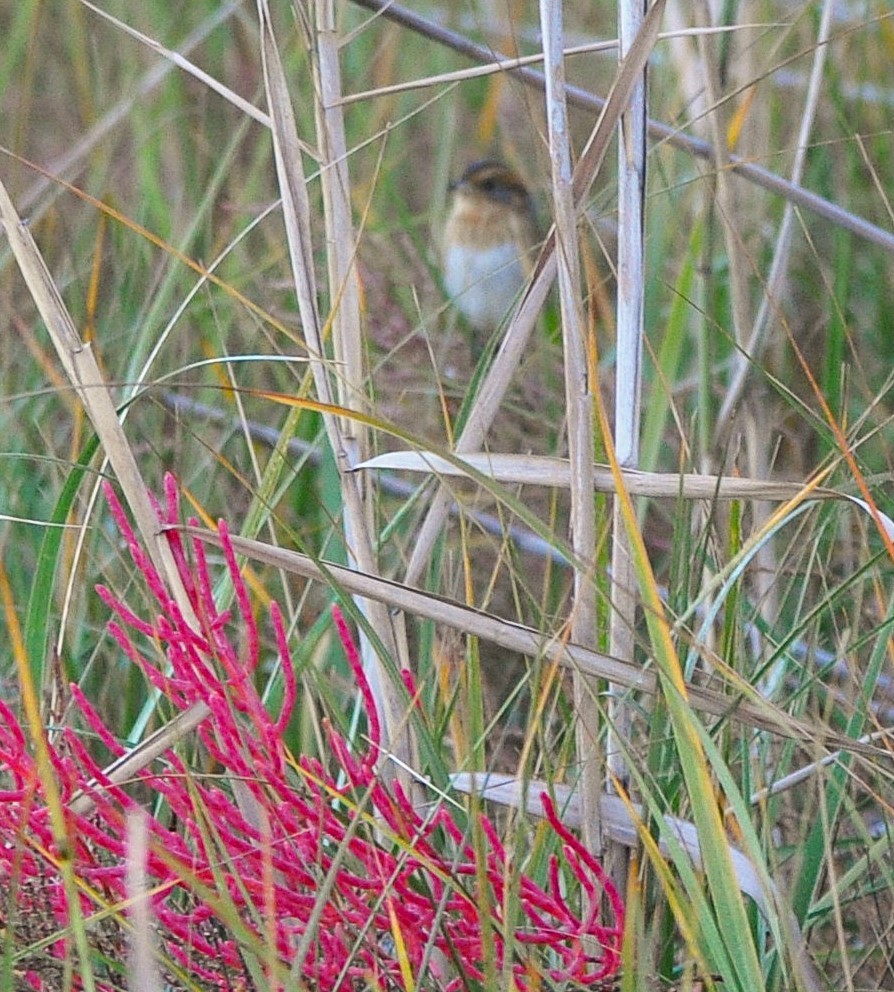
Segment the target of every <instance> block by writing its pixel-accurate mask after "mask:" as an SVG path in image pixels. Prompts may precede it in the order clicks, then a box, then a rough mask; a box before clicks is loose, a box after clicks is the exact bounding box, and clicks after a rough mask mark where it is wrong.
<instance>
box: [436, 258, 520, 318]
mask: <svg viewBox="0 0 894 992" xmlns="http://www.w3.org/2000/svg"><path fill="white" fill-rule="evenodd" d="M524 284H525V271H524V268H523V265H522V260H521V258H520V257H519V251H518V245H517V244H516V243H515V242H514V241H505V242H503V243H501V244H495V245H492V246H491V247H488V248H481V247H468V246H464V245H455V244H454V245H450V246H449V247H448V248H447V249H446V251H445V253H444V285H445V287H446V289H447V292H448V294H449V295H450V296H451V297H452V301H453V304H454V305H455V306H456V307H457V308H458V309H459V310H460V312H461V313H462V314H463V315H464V316H465V318H466V320H468V322H469V323H470V324H471V325H472V326H473V327H474V328H475V329H476V330H489V329H492V328H494V327H496V326H497V325H498V324H499V323H500V322H501V321H502V320H503V319H504V318H505V316H506V314H507V313H508V312H509V308H510V307H511V306H512V304H513V303H514V302H515V299H516V297H517V296H518V294H519V293H520V292H521V290H522V287H523V286H524Z"/></svg>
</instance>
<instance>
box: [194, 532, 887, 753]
mask: <svg viewBox="0 0 894 992" xmlns="http://www.w3.org/2000/svg"><path fill="white" fill-rule="evenodd" d="M181 529H182V530H183V532H184V533H186V534H189V535H190V536H193V537H198V538H199V539H200V540H202V541H204V542H205V543H207V544H211V545H214V546H215V547H219V546H220V543H221V542H220V538H219V536H218V535H217V534H215V533H214V532H213V531H209V530H204V529H203V528H201V527H189V526H187V527H183V528H181ZM230 541H231V543H232V545H233V548H234V549H235V550H236V552H237V553H238V554H240V555H245V556H246V557H247V558H250V559H251V560H253V561H258V562H261V563H262V564H266V565H271V566H273V567H274V568H279V569H282V570H283V571H284V572H288V573H291V574H294V575H300V576H302V577H303V578H308V579H312V580H314V581H321V582H325V583H326V584H327V585H328V586H329V587H334V588H338V589H340V590H342V591H343V592H344V593H347V594H350V595H354V596H360V597H362V598H365V599H371V600H372V599H374V600H376V601H377V602H380V603H384V604H387V605H388V606H389V607H390V608H392V609H396V610H401V611H403V612H405V613H409V614H412V615H414V616H417V617H420V618H422V619H424V620H432V621H434V622H435V623H438V624H442V625H444V626H445V627H450V628H453V629H455V630H457V631H460V632H462V633H465V634H469V635H471V636H473V637H477V638H479V639H481V640H483V641H487V642H489V643H491V644H495V645H496V646H497V647H501V648H505V649H506V650H507V651H513V652H516V653H518V654H522V655H525V656H526V657H530V658H538V659H540V658H542V659H546V660H548V661H552V662H556V663H558V664H561V665H563V666H564V667H566V668H568V669H569V671H573V670H575V669H576V668H579V669H580V670H582V671H583V672H585V673H586V674H588V675H592V676H593V677H596V678H601V679H607V680H608V681H610V682H617V683H619V684H621V685H624V686H626V687H628V688H630V689H635V690H636V691H638V692H646V693H649V694H654V693H656V692H657V691H658V688H657V682H656V678H655V673H654V672H653V671H651V670H644V669H643V668H641V667H640V666H637V665H632V664H630V663H629V662H625V661H623V660H621V659H618V658H612V657H611V656H610V655H607V654H602V653H600V652H598V651H594V650H592V649H590V648H588V647H585V646H583V645H579V644H573V643H570V642H568V641H567V640H565V639H564V638H562V637H561V635H553V634H547V633H544V632H542V631H539V630H535V629H534V628H532V627H526V626H524V625H523V624H520V623H515V622H513V621H510V620H503V619H502V618H500V617H497V616H494V615H492V614H489V613H486V612H485V611H483V610H477V609H474V608H472V607H469V606H465V605H463V604H460V603H457V602H455V601H454V600H451V599H448V598H447V597H444V596H437V595H434V594H432V593H427V592H423V591H421V590H419V589H415V588H412V587H410V586H408V585H404V584H402V583H399V582H395V581H393V580H389V579H383V578H380V577H378V576H375V575H366V574H364V573H362V572H358V571H356V570H355V569H351V568H347V567H345V566H343V565H336V564H334V563H332V562H328V561H321V560H318V559H314V558H311V557H309V556H308V555H303V554H300V553H299V552H297V551H289V550H287V549H285V548H279V547H276V546H274V545H269V544H264V543H263V542H261V541H255V540H251V539H249V538H246V537H238V536H236V535H231V536H230ZM705 661H706V662H707V663H708V664H709V665H710V666H711V669H712V671H713V673H714V674H715V675H716V676H717V677H719V678H722V679H723V680H725V682H726V683H727V685H728V691H727V692H718V691H714V690H712V689H707V688H704V687H703V686H699V685H688V686H687V699H688V702H689V703H691V705H692V706H693V707H694V708H695V709H697V710H700V711H702V712H705V713H710V714H713V715H714V716H719V717H723V718H725V719H730V720H734V721H735V722H737V723H744V724H746V725H748V726H751V727H755V728H757V729H760V730H766V731H768V732H770V733H773V734H777V735H780V736H782V737H786V738H791V739H793V740H797V741H798V742H800V743H802V744H803V745H804V746H805V747H808V748H814V749H822V748H840V749H841V750H843V751H847V752H848V753H853V754H857V755H864V756H866V757H875V758H878V757H880V756H881V755H883V754H887V752H886V751H880V750H879V749H878V748H873V747H868V746H866V745H862V744H859V743H856V742H854V741H853V740H852V739H850V738H848V737H845V736H844V735H842V734H838V733H835V732H834V731H830V730H827V729H826V728H824V727H816V726H812V725H810V724H807V723H805V722H804V721H801V720H798V719H797V718H795V717H792V716H791V715H790V714H788V713H786V712H785V711H784V710H782V709H780V708H779V707H777V706H776V705H775V704H774V703H772V702H770V701H769V700H767V699H765V698H763V697H762V696H761V695H760V693H759V692H758V690H757V689H755V687H754V686H753V685H751V684H750V683H749V682H747V681H746V680H745V679H743V678H742V677H741V676H740V675H739V674H738V673H737V672H735V671H733V670H732V669H730V668H729V667H728V666H726V665H724V664H723V662H722V660H721V659H719V658H717V657H714V656H710V657H706V658H705ZM814 753H815V752H814Z"/></svg>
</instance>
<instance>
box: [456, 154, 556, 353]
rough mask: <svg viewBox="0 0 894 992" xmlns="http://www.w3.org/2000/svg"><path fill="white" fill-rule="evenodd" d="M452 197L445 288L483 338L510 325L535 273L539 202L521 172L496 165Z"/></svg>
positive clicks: (473, 172)
mask: <svg viewBox="0 0 894 992" xmlns="http://www.w3.org/2000/svg"><path fill="white" fill-rule="evenodd" d="M450 197H451V199H450V213H449V215H448V217H447V224H446V226H445V229H444V245H443V276H444V287H445V289H446V290H447V293H448V295H449V296H450V297H451V302H452V303H453V305H454V306H455V307H456V308H457V310H459V312H460V313H461V314H462V315H463V317H464V318H465V319H466V321H468V323H469V325H470V326H471V327H472V330H473V331H475V332H476V338H477V337H478V336H479V335H484V334H490V333H492V332H493V331H495V330H496V329H497V328H498V327H499V326H500V324H501V323H502V322H503V321H504V320H505V318H506V317H507V316H508V314H509V311H510V309H511V308H512V305H513V304H514V303H515V301H516V300H517V299H518V297H519V295H520V294H521V291H522V289H523V288H524V286H525V284H526V282H527V280H528V277H529V276H530V274H531V271H532V269H533V267H534V262H535V261H536V258H537V248H538V246H539V243H540V241H541V238H540V235H539V232H538V227H537V217H536V212H535V209H534V201H533V199H532V197H531V194H530V193H529V192H528V189H527V187H526V186H525V184H524V183H523V182H522V180H521V179H520V178H519V177H518V175H516V173H515V172H513V171H512V170H511V169H510V168H508V167H507V166H505V165H504V164H503V163H502V162H496V161H492V160H486V161H483V162H475V163H473V164H472V165H470V166H469V167H468V168H467V169H466V170H465V172H464V173H463V174H462V176H460V178H459V179H458V180H456V182H454V183H451V185H450ZM478 341H479V343H480V338H478Z"/></svg>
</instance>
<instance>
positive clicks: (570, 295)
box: [540, 0, 624, 892]
mask: <svg viewBox="0 0 894 992" xmlns="http://www.w3.org/2000/svg"><path fill="white" fill-rule="evenodd" d="M540 28H541V33H542V35H543V50H544V56H545V62H544V68H545V70H546V120H547V136H548V142H549V155H550V161H551V164H552V207H553V219H554V222H555V244H556V268H557V278H558V286H559V311H560V314H561V325H562V354H563V374H564V382H565V405H566V416H567V425H568V426H567V430H568V463H569V467H570V470H571V480H570V481H571V488H570V492H571V517H570V521H569V525H570V530H571V547H572V551H573V552H574V559H573V562H574V564H573V566H572V567H573V570H574V589H573V593H572V600H571V603H570V607H569V618H570V629H571V636H572V638H573V639H574V640H575V641H577V643H578V644H596V643H597V639H598V636H599V630H598V622H597V616H596V596H595V589H594V585H593V568H594V563H593V561H592V557H593V552H594V549H595V547H596V506H595V502H594V500H593V450H594V438H593V398H592V394H593V391H595V390H597V389H598V388H599V383H598V382H596V381H591V372H592V371H593V370H595V363H591V362H590V354H589V353H590V348H589V347H588V344H589V342H588V340H587V329H586V325H585V322H584V316H583V310H582V300H583V294H582V286H581V274H580V245H579V243H578V229H577V219H578V214H577V210H576V208H575V203H574V195H573V191H572V186H571V181H572V166H571V142H570V136H569V126H568V109H567V106H566V102H565V64H564V57H563V53H562V49H563V47H564V25H563V17H562V5H561V4H556V3H552V2H551V0H541V3H540ZM572 681H573V696H574V713H575V739H576V744H577V763H578V768H579V774H580V778H579V795H580V798H581V804H582V807H583V811H584V815H583V841H584V844H585V845H586V846H587V847H588V848H589V850H590V851H592V852H594V853H601V852H602V846H603V845H602V834H601V830H600V826H599V796H600V794H601V793H602V790H603V787H604V770H603V760H602V754H601V747H600V745H599V736H600V728H601V724H602V721H601V718H600V714H599V707H598V705H597V702H596V700H597V698H598V696H599V685H598V683H597V682H596V681H595V680H591V679H588V677H587V676H586V675H585V674H584V673H583V672H580V671H575V672H574V673H573V679H572ZM614 881H615V884H616V885H617V884H618V879H614ZM618 889H619V891H622V892H623V891H624V886H623V881H622V884H620V885H618Z"/></svg>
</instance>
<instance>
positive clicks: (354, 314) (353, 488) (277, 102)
mask: <svg viewBox="0 0 894 992" xmlns="http://www.w3.org/2000/svg"><path fill="white" fill-rule="evenodd" d="M322 16H323V21H324V22H327V23H328V19H327V18H326V17H325V15H322ZM258 18H259V23H260V42H261V54H262V66H263V71H264V82H265V87H266V90H267V99H268V104H269V107H270V114H271V122H272V128H271V133H272V136H273V147H274V154H275V160H276V171H277V177H278V181H279V187H280V191H281V193H282V208H283V220H284V223H285V227H286V236H287V240H288V245H289V256H290V260H291V264H292V274H293V279H294V284H295V291H296V295H297V298H298V308H299V313H300V316H301V322H302V327H303V329H304V334H305V337H306V338H307V340H308V342H309V344H310V347H311V358H310V364H311V371H312V374H313V380H314V385H315V388H316V391H317V396H318V398H319V400H320V401H321V403H323V404H326V405H327V406H330V407H332V408H333V409H334V408H335V407H336V406H337V401H338V398H339V396H340V395H344V396H345V398H346V399H347V400H348V402H350V403H352V404H353V403H356V401H357V395H359V391H360V390H361V389H362V385H361V383H362V380H363V373H362V368H360V369H359V370H358V363H359V356H360V347H359V343H358V342H359V302H358V300H357V296H356V281H355V278H354V271H353V264H354V263H353V254H352V253H353V245H354V238H353V236H352V233H351V223H350V210H349V209H347V208H346V203H347V197H348V188H347V185H346V183H347V176H346V171H345V168H346V167H345V165H344V158H345V155H344V147H343V146H344V137H343V134H341V132H340V130H339V125H338V123H337V121H336V120H333V119H331V118H330V119H327V108H325V107H323V108H322V111H321V112H320V114H319V116H318V120H319V125H320V133H319V135H318V137H319V138H320V142H321V148H320V149H319V151H318V155H319V156H322V159H323V162H322V164H323V165H324V167H328V169H330V170H333V171H330V172H327V178H326V184H325V187H324V189H325V196H324V201H325V204H326V233H327V240H330V243H328V244H327V260H328V262H329V276H330V286H329V290H330V299H331V301H332V305H333V307H334V311H333V314H332V322H331V326H332V327H333V329H334V332H335V334H336V345H335V354H336V362H338V360H339V359H341V361H342V362H343V363H344V365H343V367H342V368H340V369H337V371H336V373H335V374H333V370H332V366H331V365H330V362H329V361H328V359H327V358H326V355H325V334H324V327H323V324H322V322H321V320H320V316H319V312H318V309H317V298H318V297H317V285H316V278H315V275H314V254H313V244H312V240H311V231H312V224H311V211H310V202H309V200H308V194H307V187H306V180H305V175H304V168H303V162H302V156H301V145H300V142H299V140H298V131H297V126H296V123H295V117H294V113H293V111H292V106H291V101H290V97H289V92H288V85H287V83H286V78H285V73H284V71H283V67H282V64H281V62H280V58H279V52H278V47H277V43H276V37H275V33H274V28H273V24H272V20H271V17H270V12H269V9H268V6H267V3H266V2H265V0H258ZM309 40H310V39H309ZM331 43H332V42H331V40H328V41H326V42H324V48H327V50H328V46H329V45H330V44H331ZM331 58H332V56H331V54H329V55H327V56H325V58H324V61H325V67H326V73H325V74H326V81H325V83H324V82H323V80H322V79H321V78H320V76H319V74H318V76H317V85H318V86H319V87H320V92H318V93H317V94H316V95H315V99H316V101H317V102H318V103H319V102H320V101H322V100H324V99H325V96H324V94H325V93H326V92H332V91H333V90H334V91H335V92H338V89H339V86H338V81H337V79H334V78H333V72H334V71H335V67H334V66H333V65H332V62H331ZM330 128H331V130H330ZM340 134H341V136H340ZM324 171H326V168H324ZM346 225H347V230H346ZM339 241H343V242H344V243H343V244H342V245H341V247H339V246H338V242H339ZM342 307H344V309H342ZM345 376H348V377H351V376H353V377H354V381H351V380H350V378H348V379H346V378H345ZM333 381H334V384H333ZM322 417H323V423H324V425H325V429H326V434H327V437H328V440H329V444H330V447H331V450H332V453H333V457H334V459H335V463H336V466H337V468H338V473H339V482H340V487H341V495H342V506H343V514H344V524H343V526H344V532H345V542H346V547H347V551H348V556H349V560H350V561H352V562H356V564H357V566H358V567H359V568H360V569H361V570H362V571H364V572H367V573H374V572H375V571H376V560H375V554H374V551H373V546H374V542H373V539H372V536H371V534H370V530H369V524H370V520H369V517H368V513H367V509H366V507H365V506H364V501H363V497H362V494H361V492H360V486H359V479H358V477H357V476H356V475H353V474H352V473H351V469H352V467H353V463H354V462H355V461H356V459H357V455H358V452H359V450H360V448H359V447H358V445H357V444H356V443H355V439H354V438H353V437H352V436H351V432H352V431H353V426H352V421H351V420H350V419H348V418H343V417H340V416H338V415H337V414H335V413H333V412H331V411H330V412H326V411H324V412H323V414H322ZM358 606H359V608H360V609H361V611H362V612H363V613H364V615H365V616H366V617H367V619H368V620H369V623H370V625H371V627H372V629H373V631H374V632H375V635H376V637H378V639H379V640H380V642H381V643H382V644H383V645H384V649H385V651H386V652H387V653H388V654H390V656H391V658H392V659H394V660H395V661H396V660H397V659H398V658H399V657H400V654H399V652H398V649H397V645H398V638H397V637H396V636H395V633H394V630H393V627H392V624H391V618H390V617H389V615H388V612H387V610H385V609H383V608H382V607H381V605H380V604H377V603H364V602H362V601H361V602H359V603H358ZM363 647H364V650H363V655H364V662H365V664H366V674H367V678H368V679H369V682H370V685H371V687H372V690H373V693H374V695H375V698H376V702H377V706H378V707H379V708H380V712H379V717H380V719H381V721H382V725H383V728H384V739H385V741H386V742H387V746H388V747H390V748H394V752H395V754H396V756H397V758H398V760H399V762H406V761H408V760H409V758H410V748H409V746H408V741H407V740H406V733H405V731H404V732H402V731H401V730H400V729H399V728H400V727H402V726H405V720H404V706H403V703H402V701H401V696H400V694H399V692H398V691H397V688H396V687H395V686H394V685H393V683H392V680H391V679H390V677H389V675H388V672H387V671H386V669H385V662H384V659H381V658H379V657H378V656H377V654H376V652H375V651H374V650H373V649H372V647H371V646H370V645H369V643H368V639H367V638H366V637H365V635H364V636H363ZM392 771H393V769H392V768H391V767H390V766H389V767H388V770H387V774H388V775H389V776H390V775H391V773H392Z"/></svg>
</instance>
